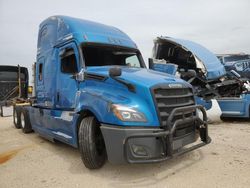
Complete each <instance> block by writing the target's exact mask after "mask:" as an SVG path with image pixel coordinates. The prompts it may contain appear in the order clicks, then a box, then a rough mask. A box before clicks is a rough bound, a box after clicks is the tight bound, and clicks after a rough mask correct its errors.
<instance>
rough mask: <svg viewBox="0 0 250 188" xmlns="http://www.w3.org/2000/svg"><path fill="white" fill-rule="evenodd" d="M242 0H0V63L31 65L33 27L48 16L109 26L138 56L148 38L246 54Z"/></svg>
mask: <svg viewBox="0 0 250 188" xmlns="http://www.w3.org/2000/svg"><path fill="white" fill-rule="evenodd" d="M249 7H250V1H248V0H238V1H235V0H221V1H217V0H210V1H200V0H189V1H185V0H176V1H171V0H165V1H163V0H162V1H160V0H155V1H151V0H144V1H142V0H137V1H134V0H127V1H116V0H108V1H96V0H92V1H89V0H88V1H87V0H79V1H68V0H67V1H66V0H53V1H50V0H43V1H32V0H22V1H18V0H16V1H8V0H1V1H0V25H1V35H0V62H1V64H12V65H16V64H21V65H23V66H27V67H29V68H31V64H32V63H33V62H34V61H35V57H36V42H37V33H38V25H39V23H40V22H41V21H42V20H44V19H45V18H47V17H49V16H51V15H58V14H59V15H69V16H72V17H79V18H84V19H89V20H93V21H97V22H101V23H104V24H108V25H113V26H116V27H118V28H119V29H121V30H123V31H124V32H126V33H127V34H128V35H129V36H130V37H131V38H132V39H133V40H134V41H135V42H136V43H137V44H138V46H139V48H140V49H141V51H142V53H143V54H144V57H145V58H144V59H145V60H146V59H147V58H148V57H150V55H151V50H152V47H153V39H154V38H156V37H157V36H160V35H164V36H172V37H178V38H184V39H188V40H193V41H195V42H198V43H200V44H202V45H203V46H205V47H207V48H208V49H210V50H211V51H213V52H216V53H228V52H247V53H250V45H249V44H250V35H249V33H250V16H249Z"/></svg>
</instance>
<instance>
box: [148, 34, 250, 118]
mask: <svg viewBox="0 0 250 188" xmlns="http://www.w3.org/2000/svg"><path fill="white" fill-rule="evenodd" d="M149 67H150V68H151V69H155V70H157V71H159V72H167V73H170V74H173V75H175V74H176V73H177V74H178V75H179V77H180V78H182V79H184V80H186V81H187V82H189V83H190V84H191V85H192V86H193V87H194V90H195V95H196V101H197V103H198V104H202V105H203V106H204V107H206V109H209V108H211V106H212V103H211V100H210V99H217V101H218V103H219V106H220V108H221V111H222V115H221V117H222V118H224V117H242V118H246V117H247V118H249V115H250V114H249V109H250V93H249V83H248V82H247V79H245V78H241V77H240V75H239V74H238V73H237V72H236V71H235V70H233V71H232V70H227V71H228V72H227V71H226V70H225V67H224V66H223V64H222V63H221V62H220V60H219V59H218V58H217V57H216V55H215V54H213V53H212V52H210V51H209V50H208V49H206V48H205V47H203V46H201V45H200V44H197V43H195V42H192V41H188V40H183V39H177V38H171V37H158V38H156V39H155V41H154V48H153V55H152V58H151V59H150V61H149Z"/></svg>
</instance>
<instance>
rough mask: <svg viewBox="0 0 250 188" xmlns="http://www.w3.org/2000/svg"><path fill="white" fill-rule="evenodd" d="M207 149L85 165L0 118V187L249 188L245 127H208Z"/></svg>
mask: <svg viewBox="0 0 250 188" xmlns="http://www.w3.org/2000/svg"><path fill="white" fill-rule="evenodd" d="M209 134H210V136H211V137H212V139H213V141H212V143H211V144H210V145H207V146H205V147H203V148H200V149H198V150H195V151H193V152H191V153H188V154H185V155H183V156H180V157H178V158H176V159H172V160H170V161H166V162H162V163H157V164H143V165H141V164H140V165H112V164H110V163H108V162H107V163H106V164H105V166H104V167H103V168H101V169H99V170H88V169H86V168H85V167H84V165H83V163H82V161H81V159H80V154H79V152H78V150H77V149H74V148H71V147H69V146H67V145H64V144H61V143H52V142H50V141H47V140H45V139H43V138H41V137H40V136H38V135H37V134H36V133H32V134H26V135H25V134H23V133H22V131H21V130H17V129H15V128H14V126H13V123H12V118H11V117H4V118H1V117H0V187H1V188H9V187H12V188H15V187H18V188H22V187H36V188H39V187H60V188H62V187H146V186H147V187H171V188H174V187H192V188H193V187H203V188H204V187H233V188H235V187H240V188H243V187H250V123H249V121H234V122H224V123H215V124H211V125H210V128H209Z"/></svg>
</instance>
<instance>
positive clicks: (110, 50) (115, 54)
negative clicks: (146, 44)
mask: <svg viewBox="0 0 250 188" xmlns="http://www.w3.org/2000/svg"><path fill="white" fill-rule="evenodd" d="M82 51H83V56H84V59H85V66H87V67H88V66H110V65H118V66H128V67H137V68H139V67H143V68H144V67H145V66H144V63H143V61H142V58H141V55H140V53H139V52H138V51H137V50H135V49H124V48H119V47H110V46H83V47H82Z"/></svg>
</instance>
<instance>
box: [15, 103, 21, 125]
mask: <svg viewBox="0 0 250 188" xmlns="http://www.w3.org/2000/svg"><path fill="white" fill-rule="evenodd" d="M20 114H21V108H20V107H18V106H13V123H14V126H15V127H16V128H17V129H21V128H22V126H21V119H20Z"/></svg>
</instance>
